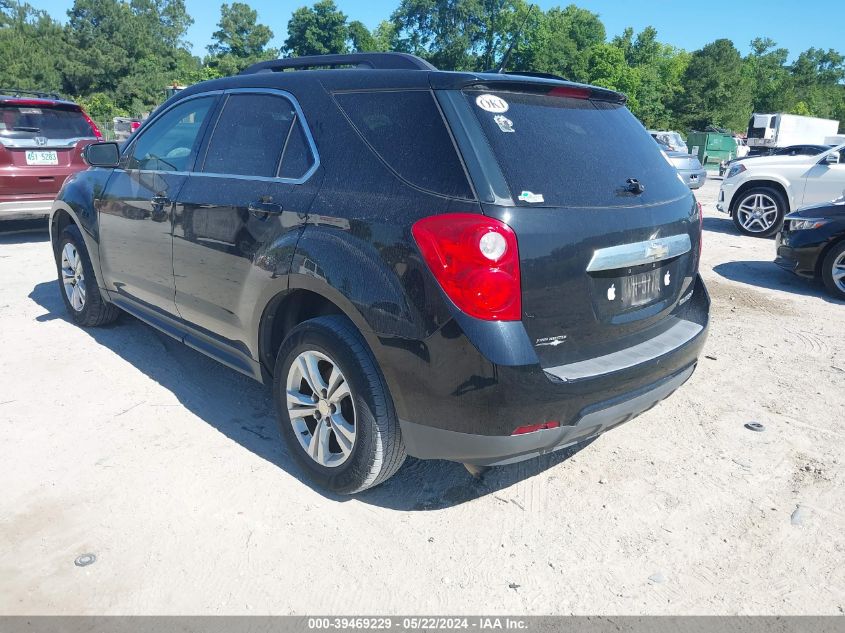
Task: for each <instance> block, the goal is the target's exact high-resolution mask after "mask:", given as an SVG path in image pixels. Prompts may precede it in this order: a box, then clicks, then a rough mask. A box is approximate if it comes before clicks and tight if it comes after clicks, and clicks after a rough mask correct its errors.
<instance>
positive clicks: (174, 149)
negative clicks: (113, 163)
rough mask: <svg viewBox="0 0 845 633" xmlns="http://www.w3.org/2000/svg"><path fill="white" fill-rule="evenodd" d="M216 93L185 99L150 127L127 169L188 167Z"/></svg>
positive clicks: (159, 169) (135, 150)
mask: <svg viewBox="0 0 845 633" xmlns="http://www.w3.org/2000/svg"><path fill="white" fill-rule="evenodd" d="M212 105H214V97H201V98H199V99H190V100H188V101H185V102H184V103H181V104H179V105H177V106H175V107H173V108H171V109H170V110H168V111H167V112H166V113H164V114H163V115H162V116H161V117H159V118H158V119H156V120H155V121H153V122H152V123H151V124H150V125H149V127H147V128H146V129H145V130H144V132H143V133H142V134H141V136H140V137H139V138H138V140H137V141H136V142H135V143H134V144H133V145H132V148H131V150H130V154H129V160H128V161H127V164H126V168H127V169H148V170H153V171H188V170H189V169H190V168H191V166H192V164H193V160H194V156H195V155H196V150H197V145H198V142H199V133H200V130H202V126H203V123H204V122H205V119H206V117H207V116H208V113H209V110H211V107H212Z"/></svg>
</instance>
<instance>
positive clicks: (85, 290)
mask: <svg viewBox="0 0 845 633" xmlns="http://www.w3.org/2000/svg"><path fill="white" fill-rule="evenodd" d="M56 268H57V270H58V274H59V288H60V290H61V293H62V299H63V300H64V302H65V308H66V309H67V311H68V314H70V317H71V318H72V319H73V321H74V323H76V324H77V325H80V326H82V327H98V326H101V325H106V324H108V323H112V322H114V321H115V320H116V319H117V317H118V316H120V310H118V308H116V307H115V306H113V305H111V304H110V303H107V302H106V301H105V300H104V299H103V297H102V295H101V294H100V289H99V287H98V286H97V278H96V277H95V276H94V267H93V266H92V265H91V258H90V257H89V256H88V249H87V248H85V240H83V239H82V233H81V232H80V231H79V228H77V227H76V226H75V225H70V226H68V227H67V228H66V229H65V230H64V231H62V234H61V236H60V237H59V249H58V252H57V254H56Z"/></svg>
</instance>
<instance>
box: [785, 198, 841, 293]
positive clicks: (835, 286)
mask: <svg viewBox="0 0 845 633" xmlns="http://www.w3.org/2000/svg"><path fill="white" fill-rule="evenodd" d="M776 244H777V259H775V263H776V264H777V265H778V266H780V267H781V268H783V269H784V270H788V271H790V272H793V273H795V274H796V275H800V276H802V277H808V278H816V279H821V280H822V281H823V282H824V285H825V287H826V288H827V290H828V292H829V293H830V294H831V296H833V297H835V298H837V299H845V198H839V199H838V200H835V201H833V202H826V203H824V204H818V205H814V206H811V207H804V208H803V209H800V210H798V211H796V212H795V213H790V214H789V215H788V216H786V221H785V222H784V224H783V229H782V230H781V231H780V232H779V233H778V236H777V242H776Z"/></svg>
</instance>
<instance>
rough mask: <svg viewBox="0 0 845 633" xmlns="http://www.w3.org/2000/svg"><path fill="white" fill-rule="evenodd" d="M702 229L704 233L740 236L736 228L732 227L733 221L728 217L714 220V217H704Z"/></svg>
mask: <svg viewBox="0 0 845 633" xmlns="http://www.w3.org/2000/svg"><path fill="white" fill-rule="evenodd" d="M702 227H703V228H704V230H705V231H708V232H710V233H724V234H725V235H740V236H741V235H742V233H740V232H739V231H738V230H737V228H736V226H734V222H733V220H732V219H731V218H730V216H727V215H726V216H725V217H724V218H714V217H712V216H711V217H705V218H704V222H703V223H702Z"/></svg>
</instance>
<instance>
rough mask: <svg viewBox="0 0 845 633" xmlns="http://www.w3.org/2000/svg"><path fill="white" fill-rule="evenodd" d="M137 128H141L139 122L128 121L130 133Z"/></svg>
mask: <svg viewBox="0 0 845 633" xmlns="http://www.w3.org/2000/svg"><path fill="white" fill-rule="evenodd" d="M139 127H141V122H140V121H130V123H129V130H130V131H132V132H134V131H135V130H137V129H138V128H139Z"/></svg>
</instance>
